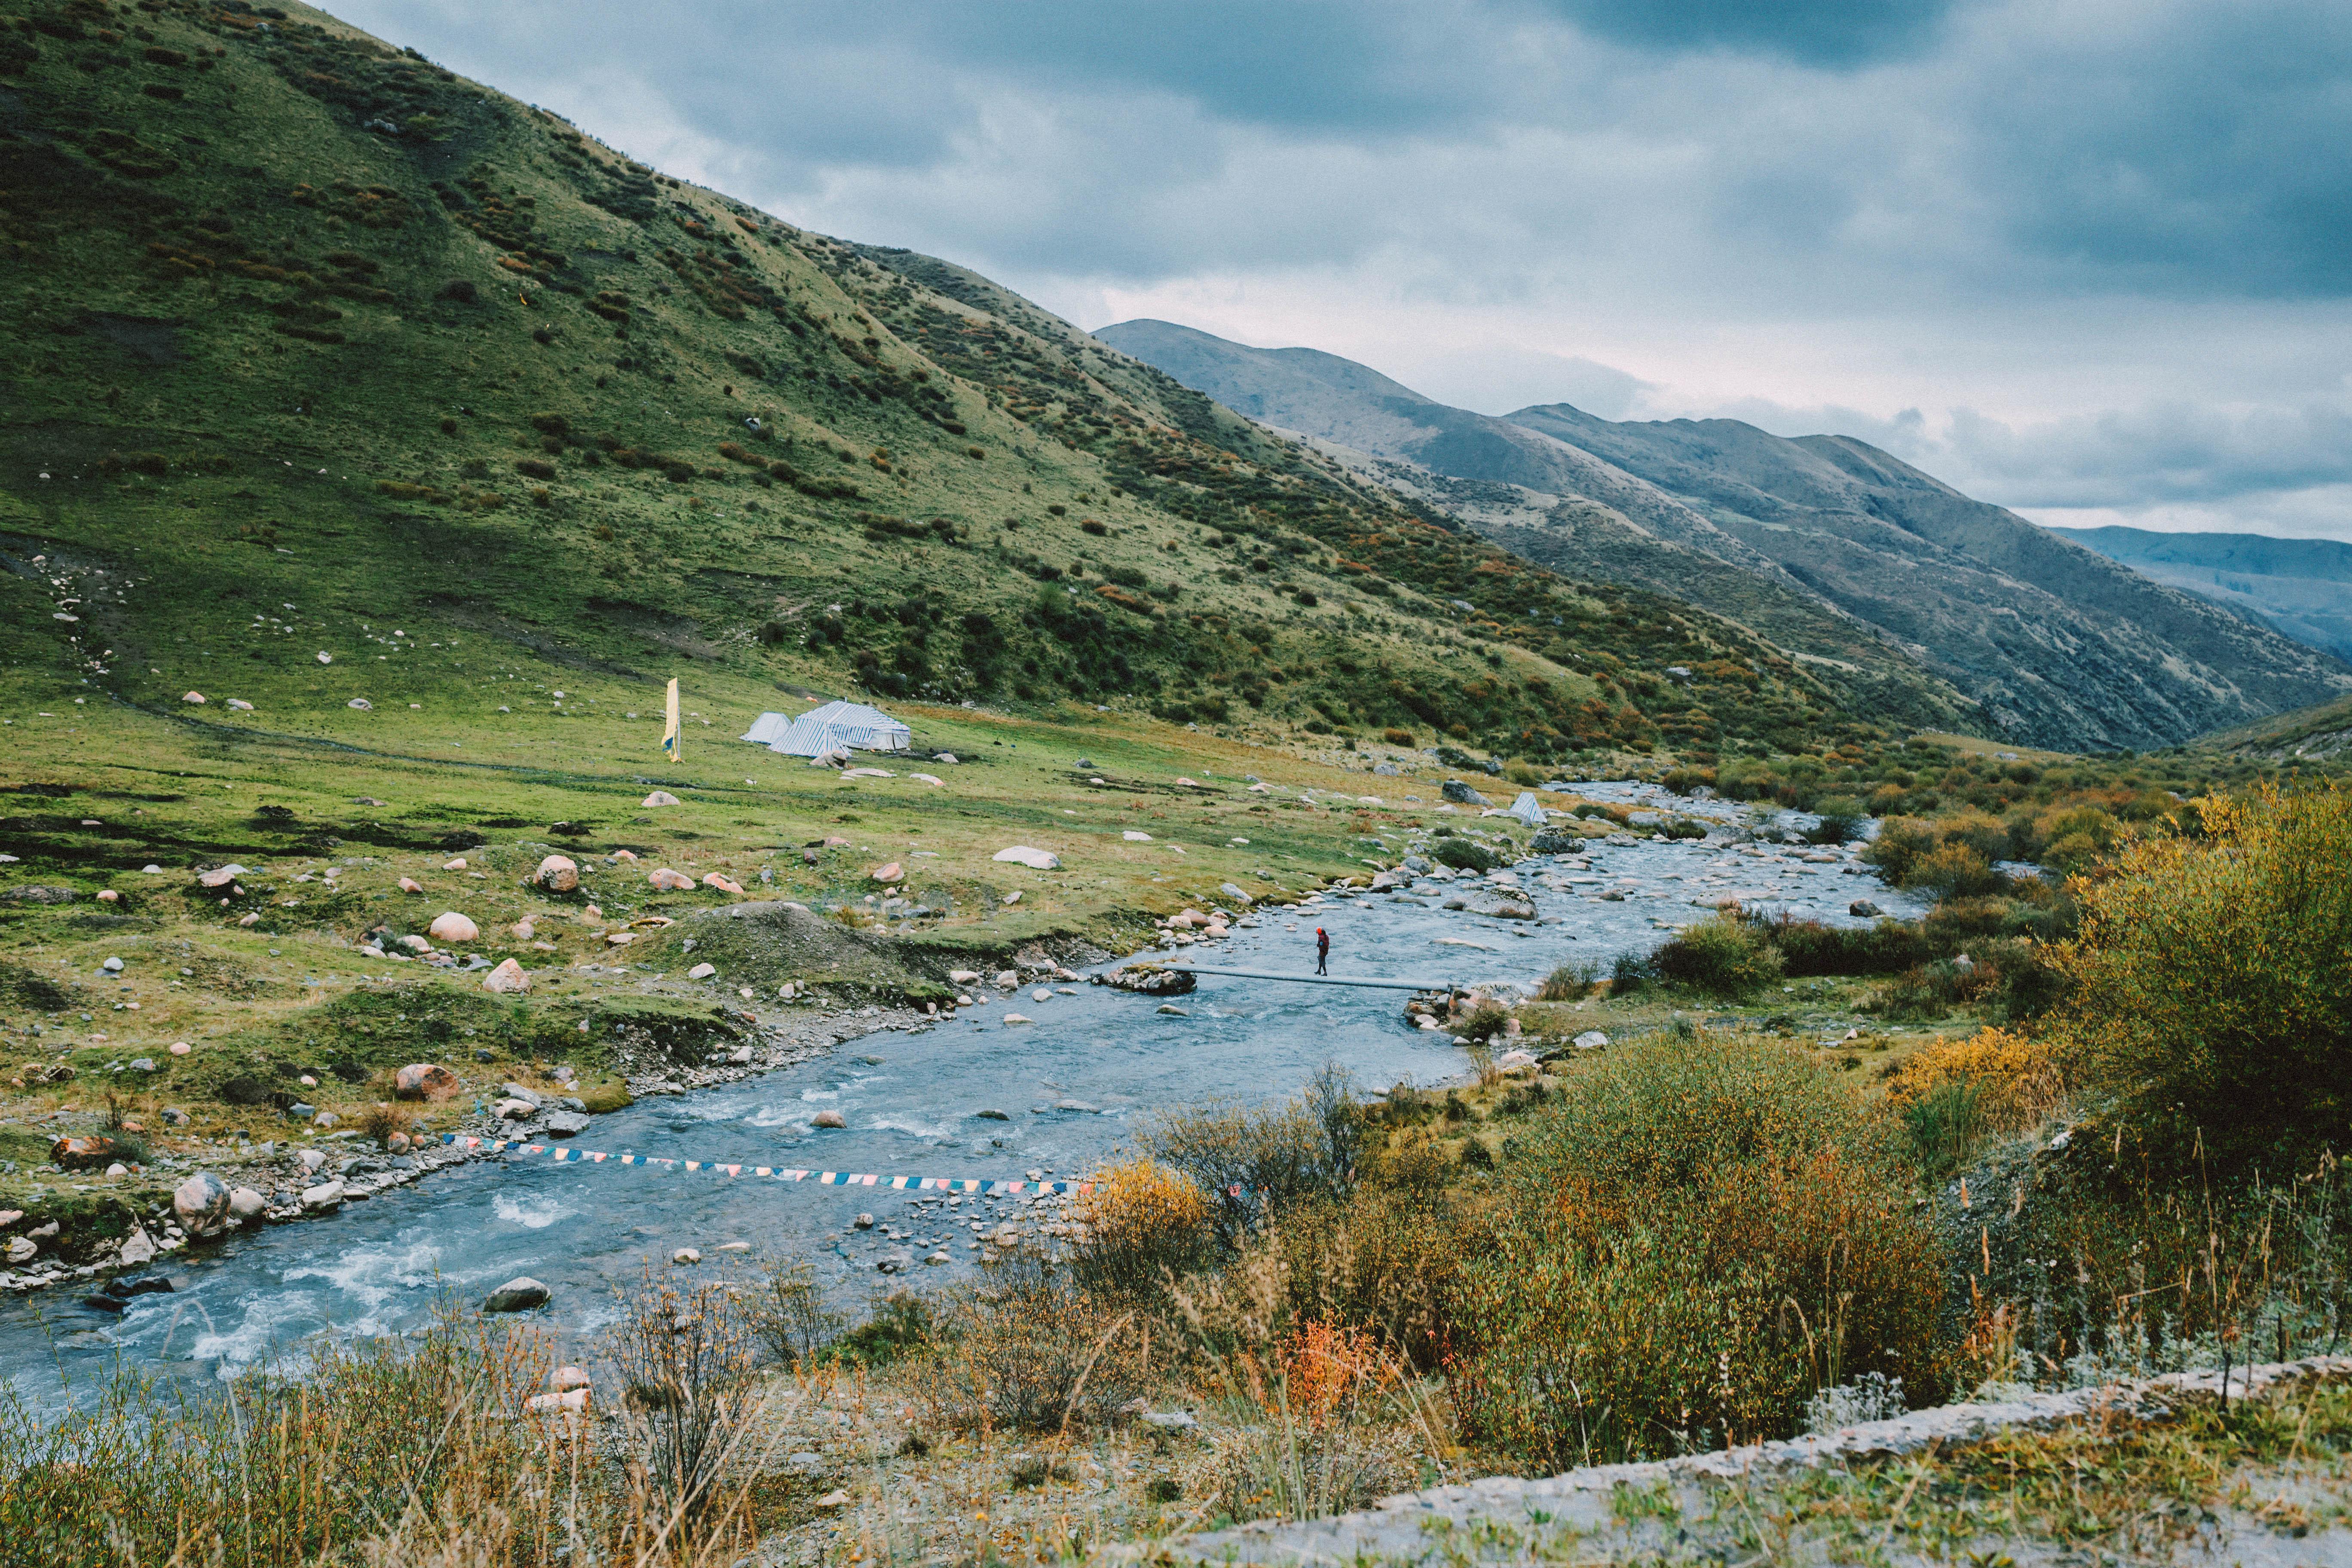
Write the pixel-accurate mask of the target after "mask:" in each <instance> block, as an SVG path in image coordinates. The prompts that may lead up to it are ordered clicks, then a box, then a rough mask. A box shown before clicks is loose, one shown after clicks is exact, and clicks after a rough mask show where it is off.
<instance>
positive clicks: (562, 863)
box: [530, 855, 580, 893]
mask: <svg viewBox="0 0 2352 1568" xmlns="http://www.w3.org/2000/svg"><path fill="white" fill-rule="evenodd" d="M530 879H531V880H532V881H534V882H536V883H538V884H539V887H540V890H541V891H542V892H549V893H568V892H570V891H572V889H574V888H576V887H578V886H579V885H580V868H579V866H578V865H576V864H574V863H573V861H572V858H570V857H569V856H564V855H550V856H549V857H548V858H546V859H544V860H541V862H540V863H539V869H538V870H536V871H533V872H532V873H531V874H530Z"/></svg>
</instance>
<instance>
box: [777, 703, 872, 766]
mask: <svg viewBox="0 0 2352 1568" xmlns="http://www.w3.org/2000/svg"><path fill="white" fill-rule="evenodd" d="M913 733H914V731H910V730H908V728H907V726H906V725H904V724H901V723H900V722H898V720H896V719H893V718H891V717H890V715H888V714H887V713H885V712H883V711H882V710H880V709H878V708H868V707H866V705H865V704H864V703H862V702H828V703H826V704H825V705H824V707H822V708H813V709H811V710H809V711H808V712H806V713H803V714H802V715H801V716H800V717H799V718H797V719H787V718H785V717H784V715H782V713H762V714H761V715H760V717H759V721H757V722H756V723H754V724H753V725H752V726H751V729H750V730H748V731H745V732H744V735H743V739H745V740H747V741H751V742H757V743H759V744H761V745H764V746H766V747H767V748H768V750H770V751H772V752H782V753H783V754H784V755H785V756H788V757H820V756H823V755H824V753H825V752H841V751H852V752H903V751H905V750H906V749H907V747H908V744H909V743H910V741H911V737H912V735H913Z"/></svg>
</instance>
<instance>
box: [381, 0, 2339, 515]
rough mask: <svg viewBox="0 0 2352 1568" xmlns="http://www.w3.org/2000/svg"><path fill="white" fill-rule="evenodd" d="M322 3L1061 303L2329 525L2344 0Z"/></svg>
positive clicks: (581, 117) (2333, 482)
mask: <svg viewBox="0 0 2352 1568" xmlns="http://www.w3.org/2000/svg"><path fill="white" fill-rule="evenodd" d="M335 8H336V9H337V11H338V13H339V14H340V15H342V16H346V17H347V18H348V19H350V20H352V21H353V22H355V23H357V24H359V25H360V26H365V27H367V28H369V29H370V30H372V31H373V32H375V33H377V34H378V35H380V36H382V37H386V38H389V39H391V40H392V41H394V42H396V43H401V44H406V45H412V46H414V47H417V48H419V49H421V50H423V51H424V52H425V54H426V55H428V56H430V57H432V58H435V59H436V60H438V61H440V62H441V63H443V64H445V65H447V66H449V67H450V68H453V69H457V70H459V71H463V72H465V73H467V74H468V75H471V76H475V77H478V78H480V79H485V80H488V81H489V82H492V83H494V84H496V85H498V86H499V87H501V88H503V89H506V90H508V91H509V92H512V93H514V94H516V95H517V96H519V97H521V98H524V99H527V100H530V101H533V102H536V103H539V104H541V105H543V106H545V107H547V108H550V109H552V110H557V111H558V112H560V113H562V114H564V115H567V116H569V117H570V118H571V119H572V120H573V121H576V122H577V123H579V124H580V125H581V126H582V127H583V129H585V130H587V131H589V132H593V133H594V134H596V135H598V136H600V137H602V138H603V139H604V140H605V141H606V142H610V143H612V144H613V145H614V146H615V147H618V148H621V149H623V150H624V151H626V152H628V153H632V154H634V155H635V156H637V157H639V158H642V159H645V160H646V161H648V162H650V163H655V164H656V165H657V166H659V167H661V168H663V169H665V170H667V171H668V172H670V173H672V174H677V175H679V176H680V177H683V178H688V179H693V180H698V181H701V182H705V183H708V184H712V185H715V186H717V187H719V189H722V190H725V191H727V192H729V193H730V194H732V195H738V196H740V197H742V198H744V199H746V200H748V201H751V202H753V203H755V204H757V205H761V206H763V207H765V208H767V209H769V210H770V211H772V212H774V213H777V214H778V215H780V216H784V217H786V218H788V219H790V220H791V221H793V222H794V223H797V224H800V225H803V226H808V227H812V228H816V229H820V230H824V231H825V232H828V233H832V234H837V235H842V236H845V237H851V238H856V239H861V240H868V241H874V242H878V243H884V244H894V245H904V246H910V247H915V248H917V249H920V250H926V251H930V252H932V253H934V254H937V255H940V256H944V257H947V258H951V259H953V260H956V261H959V262H961V263H963V264H965V265H967V266H971V267H973V268H978V269H979V270H981V271H982V272H984V273H987V274H989V275H990V276H992V277H994V278H996V279H999V280H1001V281H1003V282H1006V283H1008V284H1010V285H1012V286H1013V287H1014V288H1016V289H1020V290H1022V291H1023V292H1024V293H1026V294H1028V295H1030V296H1031V297H1032V298H1034V299H1035V300H1039V301H1040V302H1041V303H1043V304H1045V305H1046V306H1048V307H1049V308H1051V309H1053V310H1056V311H1058V312H1060V313H1061V314H1063V315H1065V316H1066V317H1069V318H1070V319H1071V320H1073V321H1077V322H1078V323H1079V324H1081V325H1083V326H1087V327H1098V326H1102V325H1105V324H1108V323H1109V322H1112V321H1123V320H1126V319H1128V318H1129V317H1134V316H1156V317H1160V318H1163V319H1166V320H1169V321H1181V322H1183V323H1185V324H1187V325H1190V326H1194V327H1199V328H1202V329H1203V330H1205V331H1212V332H1216V333H1219V334H1222V335H1223V336H1227V337H1231V338H1235V339H1238V340H1240V341H1242V342H1249V343H1254V344H1258V345H1262V346H1268V347H1280V346H1288V345H1293V344H1304V345H1307V346H1311V347H1315V348H1320V349H1326V350H1328V351H1330V352H1332V353H1341V354H1346V355H1348V356H1349V357H1351V358H1355V359H1360V360H1362V361H1364V362H1366V363H1370V364H1371V365H1373V366H1374V367H1376V368H1378V369H1380V370H1381V371H1384V372H1386V373H1388V374H1391V375H1394V376H1396V377H1397V378H1398V379H1400V380H1402V381H1404V382H1406V383H1407V384H1411V385H1413V386H1415V387H1418V388H1419V389H1421V390H1422V391H1423V392H1426V393H1428V394H1429V395H1432V396H1435V397H1440V398H1443V399H1444V400H1446V401H1448V402H1453V403H1458V404H1462V405H1466V406H1469V407H1473V408H1477V409H1481V410H1485V411H1486V412H1489V413H1504V412H1507V411H1509V410H1511V409H1513V408H1517V407H1520V406H1522V405H1527V404H1530V403H1538V402H1552V401H1567V402H1572V403H1575V404H1577V405H1580V406H1582V407H1584V408H1587V409H1589V410H1591V411H1592V412H1594V413H1598V414H1602V415H1606V416H1612V417H1617V418H1628V417H1632V418H1673V417H1680V416H1711V415H1728V416H1737V417H1740V418H1745V419H1749V420H1752V421H1754V422H1755V423H1757V424H1759V425H1761V426H1765V427H1766V428H1768V429H1770V430H1774V431H1778V432H1780V433H1781V434H1784V435H1802V434H1808V433H1812V432H1817V431H1837V432H1842V433H1844V434H1849V435H1854V436H1860V437H1864V438H1865V439H1868V440H1872V441H1875V442H1877V443H1879V444H1881V445H1883V446H1885V447H1888V448H1889V449H1891V450H1893V451H1895V452H1896V453H1897V454H1898V455H1900V456H1902V457H1904V458H1908V459H1909V460H1911V461H1913V462H1916V463H1917V464H1919V465H1920V466H1921V467H1923V468H1927V469H1928V470H1929V471H1931V472H1933V473H1935V474H1937V475H1938V476H1940V477H1942V478H1944V479H1948V480H1950V481H1951V482H1953V483H1955V484H1958V485H1959V486H1960V487H1961V488H1963V489H1967V490H1969V491H1970V492H1971V493H1973V494H1977V495H1979V496H1982V497H1984V498H1986V499H1988V500H1998V501H2001V502H2003V503H2006V504H2008V505H2011V506H2013V507H2016V508H2017V509H2019V510H2021V511H2024V512H2025V513H2027V514H2028V515H2029V516H2032V517H2035V518H2038V519H2040V520H2042V521H2049V522H2072V523H2081V522H2128V523H2133V524H2136V525H2138V526H2142V527H2152V528H2166V529H2182V528H2218V529H2235V530H2255V531H2266V532H2274V533H2294V534H2310V535H2327V536H2332V537H2336V538H2341V539H2347V540H2352V375H2347V373H2352V159H2347V157H2346V155H2345V150H2346V148H2347V145H2352V6H2347V5H2343V4H2342V3H2341V0H2206V3H2203V4H2180V3H2175V0H1976V3H1971V0H1777V3H1772V0H1459V3H1452V4H1449V3H1446V0H1410V3H1399V4H1353V5H1342V4H1313V3H1302V0H1249V3H1248V4H1227V3H1223V0H1191V3H1188V4H1175V5H1161V4H1157V3H1154V0H1114V3H1111V4H1104V3H1102V0H1025V3H1024V0H999V3H998V4H993V5H977V4H956V3H950V0H935V3H929V4H902V3H897V0H866V3H862V4H858V5H843V4H839V3H838V0H835V3H834V4H830V5H821V4H810V3H806V0H761V3H758V4H753V3H751V0H697V3H696V4H694V5H646V4H644V3H643V0H635V3H632V4H627V5H623V4H618V3H615V0H563V3H562V4H557V3H555V0H499V4H497V5H481V4H479V3H478V0H344V3H343V4H341V5H337V6H336V7H335Z"/></svg>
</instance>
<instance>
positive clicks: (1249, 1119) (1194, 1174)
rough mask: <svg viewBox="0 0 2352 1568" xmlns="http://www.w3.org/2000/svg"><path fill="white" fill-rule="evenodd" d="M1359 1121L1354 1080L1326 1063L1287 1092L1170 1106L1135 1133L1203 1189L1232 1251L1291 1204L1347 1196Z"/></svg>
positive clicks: (1222, 1246)
mask: <svg viewBox="0 0 2352 1568" xmlns="http://www.w3.org/2000/svg"><path fill="white" fill-rule="evenodd" d="M1365 1129H1366V1122H1365V1118H1364V1112H1363V1110H1362V1108H1361V1107H1360V1105H1358V1104H1357V1096H1356V1088H1355V1082H1354V1080H1353V1079H1351V1078H1350V1077H1349V1075H1348V1073H1347V1072H1346V1070H1345V1069H1343V1068H1339V1067H1336V1066H1327V1067H1325V1068H1322V1069H1321V1070H1319V1071H1318V1072H1317V1073H1316V1075H1315V1076H1314V1077H1313V1078H1312V1079H1309V1080H1308V1082H1307V1088H1306V1089H1304V1090H1302V1091H1301V1092H1300V1093H1299V1094H1298V1095H1297V1096H1296V1097H1294V1098H1293V1099H1291V1100H1286V1101H1282V1102H1279V1103H1276V1104H1273V1105H1264V1106H1247V1105H1241V1104H1236V1103H1234V1102H1231V1101H1222V1102H1212V1103H1210V1104H1206V1105H1202V1106H1195V1107H1187V1108H1185V1109H1182V1110H1172V1111H1168V1112H1165V1113H1163V1114H1161V1115H1160V1116H1158V1117H1156V1118H1154V1119H1153V1120H1152V1121H1150V1122H1149V1123H1147V1124H1146V1125H1145V1126H1144V1128H1143V1129H1142V1131H1141V1132H1140V1134H1139V1137H1138V1139H1137V1142H1138V1143H1139V1145H1140V1146H1141V1148H1142V1150H1143V1152H1145V1153H1146V1154H1148V1155H1150V1157H1151V1158H1152V1159H1154V1160H1156V1161H1158V1162H1159V1163H1161V1164H1163V1165H1166V1166H1168V1167H1170V1168H1171V1169H1172V1170H1174V1171H1177V1172H1179V1173H1181V1174H1183V1175H1184V1176H1186V1177H1189V1178H1190V1179H1191V1180H1192V1184H1193V1185H1194V1186H1195V1187H1196V1188H1197V1189H1198V1190H1199V1191H1200V1192H1201V1193H1202V1194H1204V1195H1205V1196H1206V1197H1207V1199H1208V1201H1209V1226H1210V1231H1211V1234H1212V1235H1213V1237H1215V1239H1216V1244H1217V1247H1218V1250H1219V1252H1220V1253H1221V1254H1223V1255H1228V1256H1229V1255H1231V1254H1232V1253H1234V1252H1235V1251H1237V1250H1238V1249H1239V1247H1240V1246H1241V1244H1242V1241H1243V1239H1244V1237H1247V1236H1248V1235H1250V1234H1251V1233H1252V1232H1253V1231H1255V1229H1257V1228H1258V1227H1259V1226H1263V1225H1265V1223H1266V1222H1268V1221H1270V1220H1272V1219H1274V1218H1276V1216H1278V1215H1281V1214H1282V1213H1283V1212H1284V1211H1285V1210H1286V1209H1288V1208H1290V1207H1292V1206H1294V1205H1297V1204H1299V1203H1302V1202H1304V1201H1306V1200H1307V1199H1309V1198H1315V1197H1326V1196H1328V1197H1338V1196H1344V1195H1345V1194H1347V1193H1348V1191H1349V1189H1350V1188H1351V1187H1352V1186H1353V1185H1354V1184H1355V1171H1356V1166H1357V1163H1358V1161H1359V1158H1360V1155H1361V1153H1362V1151H1363V1148H1364V1143H1365Z"/></svg>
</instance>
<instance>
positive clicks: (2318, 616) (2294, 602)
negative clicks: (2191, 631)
mask: <svg viewBox="0 0 2352 1568" xmlns="http://www.w3.org/2000/svg"><path fill="white" fill-rule="evenodd" d="M2051 532H2053V533H2062V534H2064V535H2065V536H2066V537H2067V538H2069V539H2071V540H2073V541H2074V542H2075V543H2077V544H2084V545H2088V546H2089V547H2090V548H2092V549H2093V550H2095V551H2097V552H2099V553H2100V554H2102V555H2104V556H2105V557H2106V558H2107V559H2108V560H2110V561H2120V562H2122V563H2124V564H2125V565H2126V566H2128V567H2130V568H2131V569H2132V570H2133V571H2135V572H2137V573H2138V574H2140V575H2142V576H2144V577H2153V578H2155V579H2156V580H2157V581H2158V582H2159V583H2168V584H2171V585H2172V586H2174V587H2176V588H2185V589H2187V590H2188V591H2189V593H2192V594H2195V595H2198V596H2199V597H2200V598H2205V599H2210V600H2212V601H2213V602H2214V603H2215V604H2217V605H2228V606H2229V607H2230V608H2231V609H2233V610H2236V611H2238V612H2239V613H2240V614H2242V615H2247V616H2254V617H2256V618H2258V619H2260V620H2263V621H2267V622H2269V623H2270V624H2271V625H2272V626H2275V627H2277V628H2278V629H2279V630H2280V631H2282V632H2284V633H2285V634H2286V635H2287V636H2288V637H2293V638H2294V640H2295V641H2297V642H2301V643H2309V644H2310V645H2311V646H2312V647H2319V648H2326V650H2327V651H2328V652H2330V653H2332V654H2334V655H2336V658H2342V659H2347V660H2352V544H2338V543H2336V542H2335V541H2334V540H2328V539H2273V538H2271V537H2269V536H2267V535H2264V534H2259V533H2153V532H2150V531H2147V529H2141V528H2053V529H2052V530H2051Z"/></svg>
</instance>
